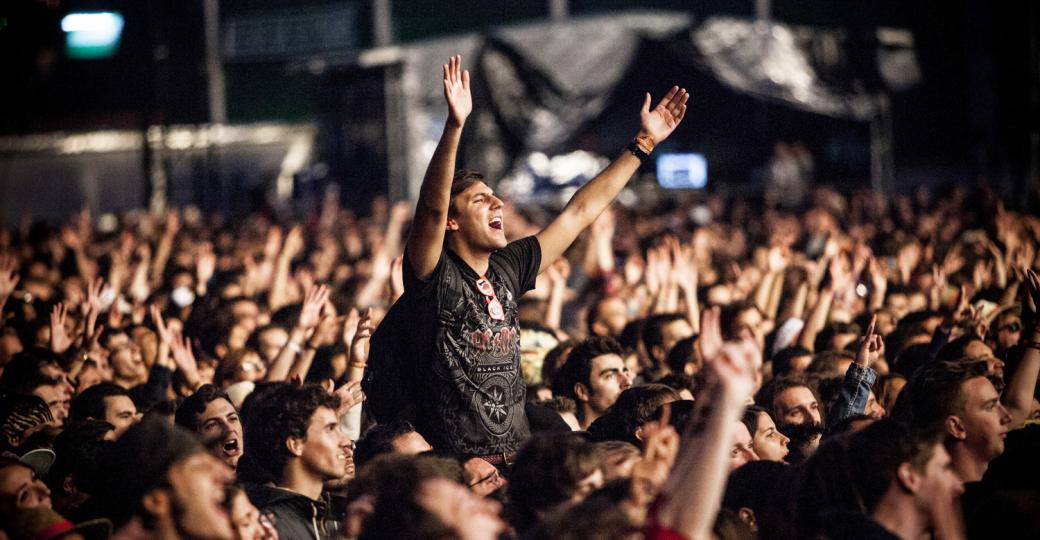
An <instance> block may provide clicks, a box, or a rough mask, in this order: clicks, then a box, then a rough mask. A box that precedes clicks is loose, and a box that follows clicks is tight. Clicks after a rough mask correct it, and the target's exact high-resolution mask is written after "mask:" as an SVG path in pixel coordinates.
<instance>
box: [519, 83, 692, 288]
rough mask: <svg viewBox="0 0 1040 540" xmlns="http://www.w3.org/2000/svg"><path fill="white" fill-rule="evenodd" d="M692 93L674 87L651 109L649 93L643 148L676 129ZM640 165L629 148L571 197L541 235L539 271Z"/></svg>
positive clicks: (642, 119) (643, 117) (640, 136)
mask: <svg viewBox="0 0 1040 540" xmlns="http://www.w3.org/2000/svg"><path fill="white" fill-rule="evenodd" d="M689 96H690V95H689V94H688V93H687V92H686V90H685V89H681V88H679V87H678V86H673V87H672V89H671V90H670V91H669V92H668V94H667V95H665V96H664V99H662V100H661V102H660V103H658V104H657V106H656V107H654V109H653V110H651V109H650V94H649V93H647V94H646V100H645V101H643V110H642V111H641V112H640V114H639V119H640V127H639V133H638V134H637V135H636V140H637V141H639V142H640V146H641V147H642V148H644V149H645V150H648V151H650V150H653V147H654V145H657V144H660V143H661V142H662V141H664V140H665V139H667V138H668V136H669V135H671V134H672V132H673V131H675V128H676V126H678V125H679V122H681V121H682V119H683V115H685V114H686V100H687V99H688V98H689ZM639 165H640V159H639V158H637V157H636V156H635V154H632V153H631V152H629V151H627V150H626V151H624V152H622V154H621V155H620V156H618V157H617V158H616V159H614V161H613V162H611V164H610V165H608V166H607V168H606V169H603V171H602V172H600V173H599V174H598V175H596V177H595V178H593V179H592V180H589V182H588V183H587V184H585V185H584V186H582V187H581V189H579V190H578V191H577V193H575V194H574V196H573V197H571V200H570V201H569V202H567V206H566V207H565V208H564V209H563V212H562V213H560V215H559V216H557V217H556V219H554V220H553V222H552V223H550V224H549V226H548V227H546V228H545V229H543V230H542V232H540V233H538V235H537V238H538V244H539V245H540V246H541V248H542V266H541V268H539V269H538V271H539V272H541V271H543V270H545V268H546V267H547V266H549V265H550V264H552V262H553V261H555V260H556V259H558V258H559V257H560V256H561V255H563V252H564V251H566V250H567V248H568V247H570V245H571V243H572V242H574V239H575V238H577V237H578V235H579V234H580V233H581V231H583V230H585V228H586V227H588V226H589V225H590V224H592V222H593V221H594V220H595V219H596V217H598V216H599V215H600V213H602V212H603V210H604V209H606V207H607V206H608V205H609V204H610V203H611V201H613V200H614V198H615V197H617V195H618V193H620V192H621V189H622V188H624V187H625V184H626V183H628V180H629V178H632V175H633V174H635V172H636V170H638V169H639Z"/></svg>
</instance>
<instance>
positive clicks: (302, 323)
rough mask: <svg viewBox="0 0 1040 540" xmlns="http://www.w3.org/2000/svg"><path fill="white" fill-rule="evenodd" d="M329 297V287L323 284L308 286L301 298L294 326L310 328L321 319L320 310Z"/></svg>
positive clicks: (304, 328) (303, 328)
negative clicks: (298, 316)
mask: <svg viewBox="0 0 1040 540" xmlns="http://www.w3.org/2000/svg"><path fill="white" fill-rule="evenodd" d="M328 299H329V288H328V287H327V286H325V285H320V286H317V287H314V286H312V287H310V288H309V289H307V293H306V294H305V295H304V298H303V307H302V308H300V318H299V319H297V320H296V326H298V327H299V328H300V329H301V330H310V329H312V328H314V327H316V326H318V323H319V322H320V321H321V312H322V310H323V309H324V307H325V302H326V301H327V300H328Z"/></svg>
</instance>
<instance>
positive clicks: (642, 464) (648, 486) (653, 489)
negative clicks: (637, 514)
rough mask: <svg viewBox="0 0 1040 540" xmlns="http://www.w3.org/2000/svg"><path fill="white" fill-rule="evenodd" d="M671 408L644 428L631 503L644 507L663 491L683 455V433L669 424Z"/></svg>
mask: <svg viewBox="0 0 1040 540" xmlns="http://www.w3.org/2000/svg"><path fill="white" fill-rule="evenodd" d="M671 411H672V410H671V406H670V405H665V406H664V407H663V410H662V413H661V419H660V420H655V421H651V422H647V423H646V425H645V426H644V427H643V447H644V450H643V457H642V459H640V460H639V461H638V462H636V464H635V465H634V466H633V467H632V482H631V485H630V488H629V500H631V501H632V502H633V503H634V504H635V505H636V506H637V507H639V508H643V507H646V506H647V505H649V504H650V503H651V502H653V500H654V498H656V497H657V494H658V493H659V492H660V491H661V487H662V486H664V483H665V481H667V480H668V473H669V472H671V470H672V466H673V465H674V464H675V457H676V456H677V455H678V454H679V433H678V432H676V430H675V428H673V427H672V426H670V425H669V420H670V418H671Z"/></svg>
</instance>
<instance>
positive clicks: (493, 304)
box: [477, 276, 506, 321]
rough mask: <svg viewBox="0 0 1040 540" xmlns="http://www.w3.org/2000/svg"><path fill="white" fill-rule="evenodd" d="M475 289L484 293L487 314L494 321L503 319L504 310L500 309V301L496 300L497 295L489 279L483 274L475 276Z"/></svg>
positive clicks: (504, 315) (504, 316)
mask: <svg viewBox="0 0 1040 540" xmlns="http://www.w3.org/2000/svg"><path fill="white" fill-rule="evenodd" d="M477 290H478V291H480V294H482V295H484V302H485V303H487V308H488V315H490V316H491V318H492V319H495V320H496V321H502V320H505V318H506V314H505V310H503V309H502V303H501V302H499V301H498V296H497V295H495V288H494V287H493V286H492V285H491V281H489V280H488V278H486V277H484V276H480V277H479V278H477Z"/></svg>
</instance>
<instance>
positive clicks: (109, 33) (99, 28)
mask: <svg viewBox="0 0 1040 540" xmlns="http://www.w3.org/2000/svg"><path fill="white" fill-rule="evenodd" d="M61 30H62V31H63V32H65V54H67V55H68V57H69V58H75V59H97V58H109V57H111V56H112V55H113V54H115V53H116V49H118V48H119V38H120V37H122V35H123V16H122V15H120V14H119V13H114V12H110V11H100V12H79V13H69V14H68V15H66V16H65V17H64V18H62V19H61Z"/></svg>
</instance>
